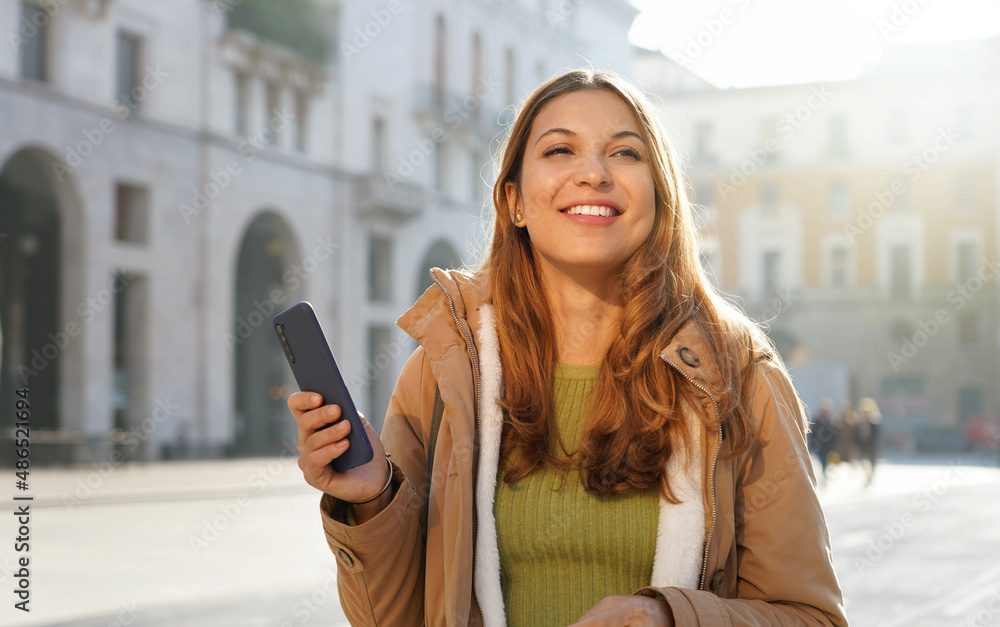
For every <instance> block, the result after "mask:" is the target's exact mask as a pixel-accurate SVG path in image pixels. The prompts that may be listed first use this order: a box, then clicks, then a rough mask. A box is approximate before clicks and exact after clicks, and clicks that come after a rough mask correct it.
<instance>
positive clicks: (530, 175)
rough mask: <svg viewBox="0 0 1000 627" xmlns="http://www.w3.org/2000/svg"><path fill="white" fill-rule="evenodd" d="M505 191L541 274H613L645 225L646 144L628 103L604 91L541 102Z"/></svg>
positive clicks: (648, 222) (649, 202)
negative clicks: (517, 179) (516, 177)
mask: <svg viewBox="0 0 1000 627" xmlns="http://www.w3.org/2000/svg"><path fill="white" fill-rule="evenodd" d="M505 191H506V193H507V198H508V201H509V204H510V206H511V207H513V208H514V211H515V213H516V212H517V211H520V212H521V213H523V215H524V218H523V220H522V221H521V222H520V223H518V225H519V226H526V227H527V230H528V235H529V237H530V239H531V244H532V248H533V249H534V254H535V259H536V262H537V263H539V264H540V265H541V270H542V271H543V272H546V273H547V272H549V271H551V270H556V271H557V272H561V273H564V274H579V271H580V270H585V271H588V272H596V273H598V274H604V273H607V274H609V275H613V274H616V273H617V272H619V271H620V269H621V267H622V266H623V265H624V264H625V262H626V261H627V260H628V259H629V258H630V257H631V256H632V255H633V254H634V253H635V252H636V250H638V249H639V246H641V245H642V243H643V242H644V241H645V240H646V238H647V237H648V236H649V234H650V231H652V228H653V219H654V215H655V211H656V209H655V196H656V194H655V189H654V184H653V175H652V172H651V171H650V166H649V150H648V148H647V147H646V144H645V142H644V141H643V139H642V133H641V132H640V129H639V123H638V122H637V121H636V119H635V116H634V115H633V114H632V111H631V109H629V107H628V106H627V105H626V104H625V103H624V102H622V100H621V99H620V98H619V97H618V96H616V95H615V94H614V93H612V92H610V91H607V90H590V89H583V90H579V91H574V92H571V93H568V94H563V95H561V96H558V97H556V98H554V99H553V100H552V101H551V102H549V103H548V104H547V105H546V106H545V108H544V109H542V110H541V111H540V112H539V114H538V116H537V117H536V118H535V120H534V123H533V124H532V127H531V133H530V134H529V136H528V142H527V145H526V146H525V152H524V160H523V162H522V164H521V186H520V190H518V189H517V186H516V185H515V184H514V183H507V186H506V188H505Z"/></svg>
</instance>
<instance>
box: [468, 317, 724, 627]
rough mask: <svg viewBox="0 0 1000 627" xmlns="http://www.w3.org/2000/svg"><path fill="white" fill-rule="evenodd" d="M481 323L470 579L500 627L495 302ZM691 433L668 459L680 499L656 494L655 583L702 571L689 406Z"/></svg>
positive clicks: (697, 448)
mask: <svg viewBox="0 0 1000 627" xmlns="http://www.w3.org/2000/svg"><path fill="white" fill-rule="evenodd" d="M479 312H480V315H481V316H482V326H481V327H480V328H479V329H478V332H477V339H478V342H477V343H478V345H479V384H480V392H481V398H480V401H479V402H480V407H479V421H480V427H481V434H480V435H481V437H482V441H481V442H480V445H479V467H478V473H479V476H478V480H477V482H476V523H477V529H478V535H477V536H476V546H475V552H476V554H475V564H476V568H475V573H474V584H475V591H476V599H477V600H478V601H479V607H480V609H481V610H482V611H483V621H484V625H485V627H504V626H505V625H506V624H507V619H506V615H505V610H504V604H503V591H502V590H501V588H500V551H499V548H498V545H497V524H496V518H495V517H494V516H493V502H494V499H495V497H496V489H497V468H498V465H499V463H500V434H501V432H502V430H503V412H502V411H501V410H500V407H499V406H498V405H497V403H496V400H497V399H498V398H499V395H500V382H501V371H500V348H499V340H498V339H497V332H496V324H495V321H494V317H493V308H492V306H490V305H482V306H481V307H480V308H479ZM685 416H686V417H687V424H688V428H689V432H690V433H691V444H692V446H691V449H690V450H691V451H692V453H691V454H690V455H674V456H673V457H672V458H671V459H670V461H669V463H668V464H667V472H668V473H669V476H670V481H671V485H672V487H673V489H674V494H675V496H677V497H678V498H679V499H681V503H678V504H676V505H674V504H671V503H668V502H667V501H665V500H663V499H662V498H661V499H660V513H659V519H658V521H657V529H656V553H655V555H654V556H653V575H652V578H651V581H650V584H651V585H653V586H657V587H665V586H676V587H680V588H697V587H698V581H699V579H700V577H701V566H702V564H701V562H702V553H703V551H704V548H705V504H704V502H702V493H701V471H702V468H701V424H700V421H699V420H698V419H697V417H696V416H695V415H694V414H693V412H691V411H686V412H685Z"/></svg>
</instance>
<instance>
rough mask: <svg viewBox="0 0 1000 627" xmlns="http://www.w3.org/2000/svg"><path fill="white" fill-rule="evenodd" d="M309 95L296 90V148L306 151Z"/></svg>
mask: <svg viewBox="0 0 1000 627" xmlns="http://www.w3.org/2000/svg"><path fill="white" fill-rule="evenodd" d="M308 129H309V96H307V95H306V93H305V92H304V91H301V90H296V91H295V149H296V150H298V151H299V152H305V151H306V148H307V145H306V141H307V138H308V133H309V130H308Z"/></svg>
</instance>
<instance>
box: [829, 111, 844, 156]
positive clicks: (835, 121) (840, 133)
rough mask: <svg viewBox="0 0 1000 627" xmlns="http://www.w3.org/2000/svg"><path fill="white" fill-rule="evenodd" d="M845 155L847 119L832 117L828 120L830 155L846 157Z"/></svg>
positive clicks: (839, 116) (840, 116)
mask: <svg viewBox="0 0 1000 627" xmlns="http://www.w3.org/2000/svg"><path fill="white" fill-rule="evenodd" d="M847 153H848V149H847V118H845V117H844V116H842V115H834V116H832V117H831V118H830V155H831V156H833V157H846V156H847Z"/></svg>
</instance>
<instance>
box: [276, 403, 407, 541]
mask: <svg viewBox="0 0 1000 627" xmlns="http://www.w3.org/2000/svg"><path fill="white" fill-rule="evenodd" d="M314 399H315V400H314ZM322 402H323V399H322V398H321V397H320V395H319V394H316V393H314V392H296V393H295V394H292V395H291V396H289V397H288V409H290V410H291V412H292V415H293V416H295V420H297V421H298V423H299V441H298V447H297V448H298V451H299V468H300V469H301V470H302V475H303V477H305V480H306V483H308V484H309V485H311V486H312V487H314V488H316V489H317V490H320V491H322V492H324V493H326V494H329V495H330V496H332V497H334V498H337V499H340V500H343V501H348V502H355V501H364V500H366V499H369V498H371V497H373V496H375V495H376V494H378V492H379V490H381V489H382V487H383V486H385V483H386V481H388V479H389V477H388V474H387V473H388V472H389V465H388V464H387V463H386V462H385V448H384V447H383V446H382V440H381V439H379V437H378V434H377V433H375V429H374V428H372V426H371V425H370V424H368V421H367V420H365V417H364V416H363V415H361V413H360V412H359V413H358V416H360V418H361V422H362V424H364V426H365V433H367V434H368V441H369V442H370V443H371V445H372V452H373V453H374V454H373V456H372V459H371V461H370V462H368V463H366V464H362V465H361V466H357V467H355V468H351V469H350V470H348V471H347V472H337V471H335V470H334V469H333V467H331V466H330V462H331V461H333V460H334V459H336V458H338V457H340V456H341V455H343V454H344V452H345V451H346V450H347V448H348V447H349V446H350V442H349V441H348V439H347V435H348V434H349V433H350V432H351V422H350V421H349V420H341V421H340V422H338V423H337V424H336V425H334V426H332V427H329V428H327V429H323V430H322V431H317V429H319V428H320V427H322V426H323V425H327V424H330V423H331V422H335V421H337V420H339V419H340V416H341V412H340V406H339V405H321V404H322ZM391 492H392V490H391V489H390V490H387V491H386V492H385V493H384V494H383V495H382V497H381V498H378V499H375V500H374V501H372V502H371V503H365V507H362V506H358V507H357V508H356V509H355V517H356V518H357V519H358V522H359V523H360V522H363V520H362V518H363V519H365V520H367V519H368V518H371V517H372V516H374V515H375V514H377V513H378V512H379V511H381V510H382V509H383V508H384V507H385V506H386V505H388V503H389V502H391V501H392V495H391ZM361 510H363V511H364V513H365V514H367V515H362V511H361Z"/></svg>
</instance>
